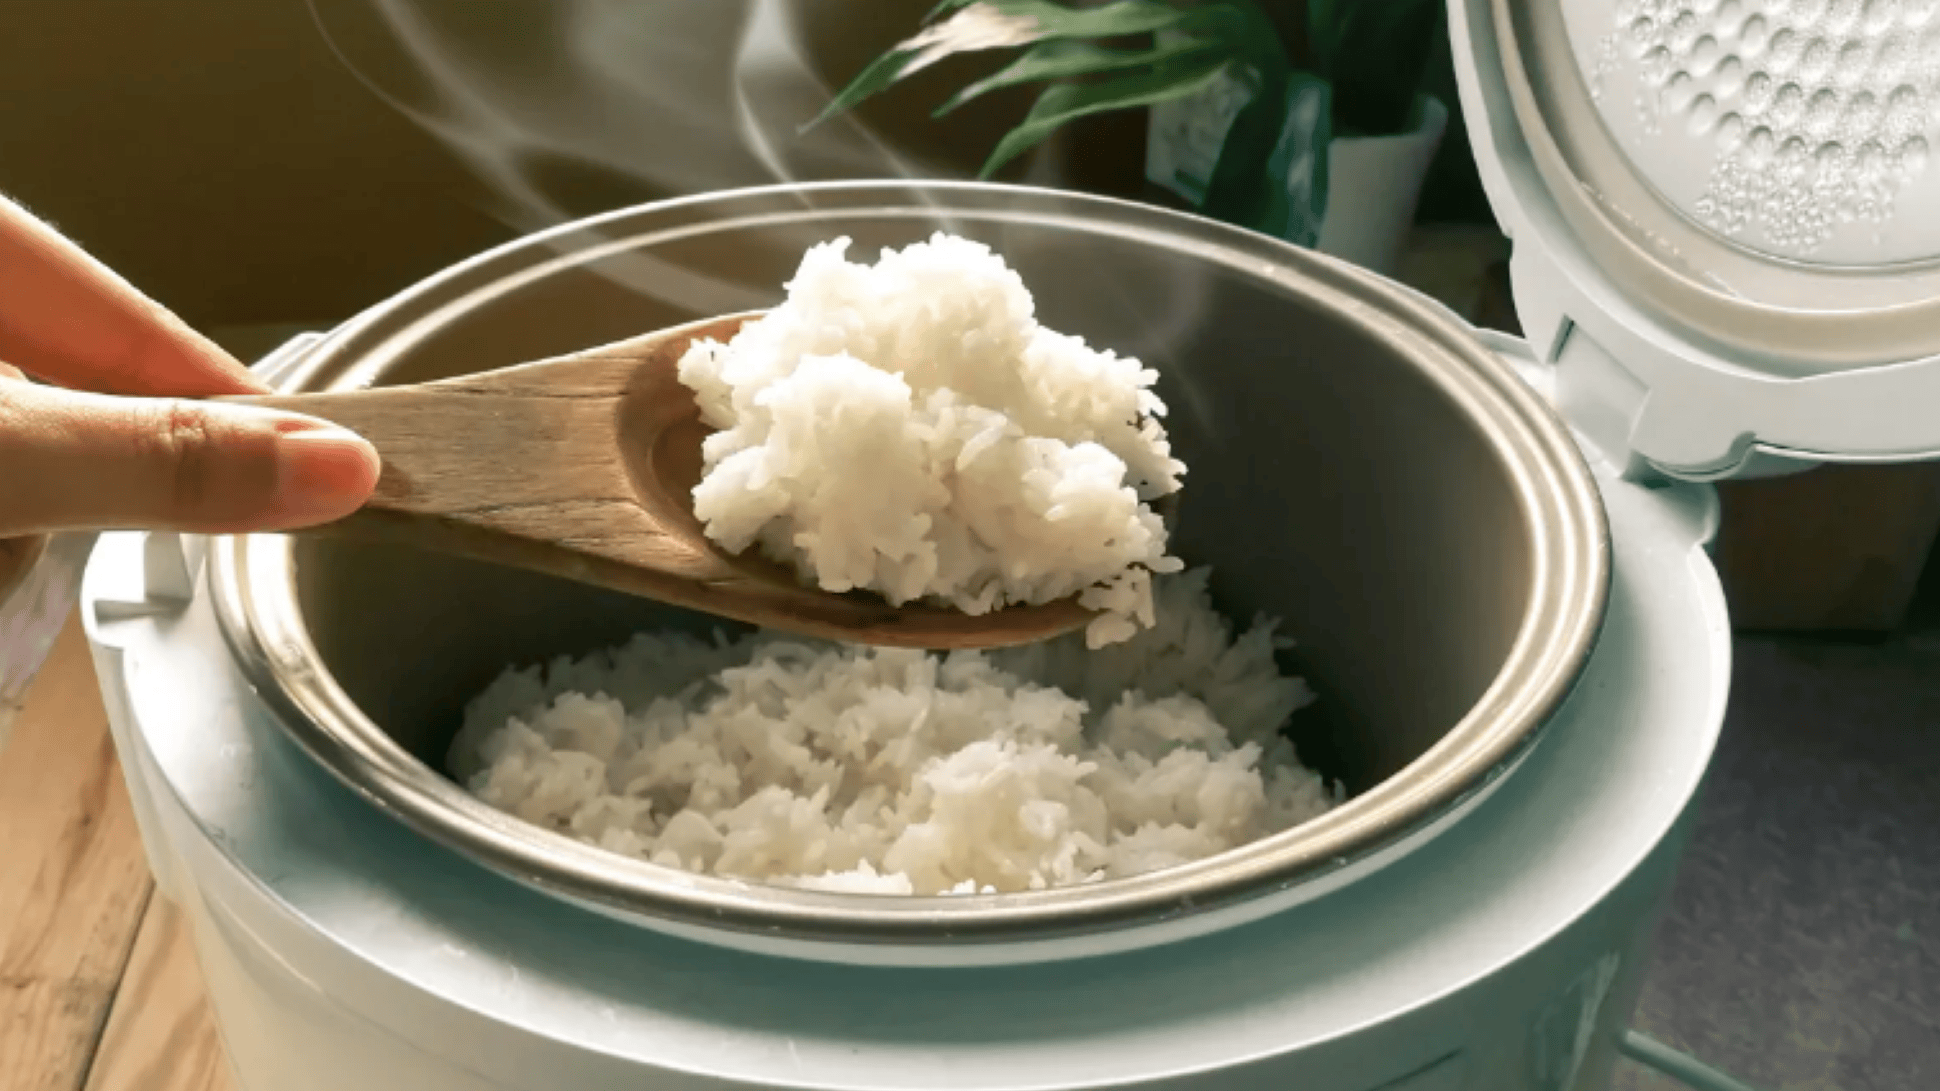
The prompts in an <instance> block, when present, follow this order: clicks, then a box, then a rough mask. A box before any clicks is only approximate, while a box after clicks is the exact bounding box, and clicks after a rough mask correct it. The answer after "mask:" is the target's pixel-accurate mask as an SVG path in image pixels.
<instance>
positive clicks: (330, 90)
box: [0, 0, 507, 325]
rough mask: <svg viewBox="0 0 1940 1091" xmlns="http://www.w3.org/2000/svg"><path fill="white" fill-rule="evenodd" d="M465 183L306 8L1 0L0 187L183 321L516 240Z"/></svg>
mask: <svg viewBox="0 0 1940 1091" xmlns="http://www.w3.org/2000/svg"><path fill="white" fill-rule="evenodd" d="M323 2H325V3H329V2H331V0H323ZM469 185H470V183H469V181H468V178H467V176H466V175H465V173H464V172H463V171H461V170H460V169H459V168H458V166H457V165H456V163H455V162H454V161H453V160H451V159H450V157H448V156H447V155H446V154H445V152H444V151H443V150H442V149H441V148H440V147H438V145H437V144H436V142H435V141H433V140H432V139H431V138H430V137H429V136H427V135H425V134H424V133H422V132H421V131H420V130H418V129H417V128H416V127H415V126H413V125H412V124H410V123H409V122H407V121H405V120H404V119H403V118H402V117H400V116H398V115H397V114H396V113H394V112H393V111H392V110H391V109H390V108H389V107H388V106H386V105H385V104H384V103H382V102H381V101H380V100H378V99H377V98H376V97H375V96H373V95H372V94H371V93H370V92H369V91H367V90H366V89H365V88H364V87H363V86H362V85H360V84H359V83H358V82H357V81H356V80H355V79H354V78H353V77H352V76H351V75H350V74H349V73H348V72H347V71H346V70H345V69H344V67H343V66H342V65H341V64H340V63H339V62H338V61H337V59H336V58H335V57H334V55H333V54H332V53H331V52H330V50H329V48H328V46H327V45H326V44H325V42H324V40H323V39H322V37H321V36H320V35H319V34H318V33H317V31H316V28H315V26H314V25H313V24H312V22H311V18H310V14H309V11H308V9H307V8H306V7H305V6H304V4H303V3H302V2H301V0H0V189H3V190H5V191H6V192H7V193H8V194H9V195H11V196H13V197H15V198H16V199H17V200H20V201H22V202H23V203H25V204H26V205H28V206H29V207H31V208H33V209H35V210H36V211H38V212H39V213H41V214H42V215H44V216H47V217H49V218H51V219H52V220H53V221H54V222H56V223H57V224H58V225H60V226H61V227H62V228H63V229H64V230H65V231H67V232H68V233H69V234H70V235H72V236H73V237H75V238H76V239H77V240H79V241H80V242H81V243H82V244H83V245H84V246H87V247H88V248H90V249H91V250H93V251H94V252H95V253H97V254H98V255H99V256H100V257H101V258H102V259H103V260H104V261H106V262H108V263H109V264H111V265H113V266H115V267H116V268H117V269H119V270H121V271H122V273H123V274H124V275H126V276H127V277H128V278H129V279H131V280H132V281H134V282H135V283H137V284H138V285H140V286H141V287H143V288H144V289H146V290H147V291H149V292H150V293H151V294H153V295H155V296H156V297H157V298H158V299H160V300H161V301H162V302H163V303H165V304H166V305H168V306H170V307H172V308H174V309H175V310H177V311H179V312H180V313H181V314H182V315H183V316H184V317H185V318H187V319H189V320H190V321H191V322H194V323H197V324H202V325H208V324H217V323H242V322H260V321H276V320H283V319H315V318H329V317H336V316H342V315H347V314H349V313H352V312H354V311H355V310H357V309H358V308H360V307H362V306H364V305H365V304H367V303H369V302H371V301H373V300H375V299H378V298H380V297H382V296H383V295H385V294H386V293H388V292H391V291H394V290H396V289H397V288H400V287H402V286H404V285H405V284H408V283H409V282H411V281H412V280H414V279H416V278H417V277H419V276H421V275H423V274H425V273H428V272H431V271H434V270H436V269H437V268H438V267H440V266H442V265H445V264H448V263H449V262H451V261H453V260H456V259H458V258H460V257H463V256H465V255H466V254H469V253H472V252H475V251H476V250H478V249H479V248H481V247H484V246H487V245H490V244H492V243H493V242H495V241H497V240H499V239H501V238H503V237H505V235H506V234H507V233H506V231H505V229H504V228H502V227H500V226H499V225H498V224H496V223H494V222H493V221H492V220H491V219H490V218H488V217H486V216H485V215H483V214H482V213H480V212H479V211H477V209H476V203H475V201H473V200H472V195H471V193H470V192H469Z"/></svg>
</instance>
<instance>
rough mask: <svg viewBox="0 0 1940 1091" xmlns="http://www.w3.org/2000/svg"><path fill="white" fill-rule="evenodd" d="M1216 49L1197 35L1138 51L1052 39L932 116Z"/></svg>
mask: <svg viewBox="0 0 1940 1091" xmlns="http://www.w3.org/2000/svg"><path fill="white" fill-rule="evenodd" d="M1216 48H1218V47H1217V46H1216V45H1214V44H1212V43H1208V42H1205V41H1202V40H1200V39H1197V38H1184V39H1181V40H1179V41H1176V42H1165V43H1161V44H1159V45H1156V46H1153V47H1152V48H1151V49H1138V50H1117V49H1102V48H1100V47H1098V46H1095V45H1092V44H1091V43H1089V42H1081V41H1076V40H1073V39H1069V38H1053V39H1051V40H1050V41H1045V42H1039V43H1038V44H1036V45H1034V46H1032V47H1031V48H1030V49H1028V50H1026V51H1025V53H1024V55H1023V56H1021V57H1019V58H1017V59H1016V60H1015V61H1012V62H1011V63H1010V65H1009V66H1007V67H1005V68H1004V69H1003V70H1002V71H1000V72H998V73H997V74H996V75H993V76H989V77H987V78H985V79H981V80H978V81H977V82H976V83H973V84H971V85H970V86H968V87H966V88H964V89H963V90H961V91H958V92H957V93H956V94H955V95H952V96H951V97H950V98H949V100H948V101H946V102H945V103H944V104H943V105H941V106H939V107H937V108H936V113H935V114H934V115H933V116H935V117H942V116H943V115H945V114H947V113H949V112H950V111H952V110H955V109H956V108H957V107H959V106H962V105H963V104H964V103H966V102H969V101H970V100H971V99H974V98H977V97H978V96H980V95H985V94H988V93H990V92H992V91H997V90H1001V89H1002V88H1005V87H1015V86H1017V85H1019V84H1025V83H1036V82H1037V81H1039V80H1056V79H1071V78H1073V77H1076V76H1097V75H1102V74H1104V73H1106V72H1118V71H1123V70H1124V69H1127V68H1139V67H1143V66H1145V65H1152V64H1159V63H1162V62H1165V61H1168V60H1172V59H1174V58H1177V57H1182V56H1185V55H1187V54H1191V53H1197V52H1200V51H1204V50H1211V49H1216Z"/></svg>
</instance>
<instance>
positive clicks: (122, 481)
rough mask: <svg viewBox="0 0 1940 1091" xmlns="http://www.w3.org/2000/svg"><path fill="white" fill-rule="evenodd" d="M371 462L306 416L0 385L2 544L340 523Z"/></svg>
mask: <svg viewBox="0 0 1940 1091" xmlns="http://www.w3.org/2000/svg"><path fill="white" fill-rule="evenodd" d="M378 470H379V462H378V458H377V452H376V451H375V450H374V449H372V448H371V446H370V445H369V444H367V443H365V442H364V441H363V440H362V439H360V438H358V437H357V436H356V435H354V434H352V433H351V432H348V431H345V430H344V429H342V428H339V427H338V426H336V425H334V424H330V423H328V422H325V421H320V420H316V419H314V418H311V417H302V416H296V415H293V414H285V413H275V412H271V411H269V410H265V409H258V408H255V407H253V406H243V405H229V404H218V403H208V402H195V401H176V400H168V399H149V398H116V397H108V396H104V395H99V394H83V393H75V392H72V391H66V390H59V389H55V388H50V387H42V386H33V385H30V384H27V383H22V382H11V381H6V380H3V379H0V538H4V537H7V536H10V535H16V534H32V533H40V532H45V531H54V530H81V529H104V530H105V529H124V528H126V529H144V530H182V531H190V532H195V533H205V534H240V533H248V532H254V531H276V530H289V529H295V528H297V527H303V526H311V525H314V524H317V523H327V522H330V521H332V520H334V519H339V518H342V517H343V516H346V515H349V514H350V513H351V512H353V511H355V510H357V508H358V507H360V506H362V504H363V503H364V501H365V500H366V499H368V498H369V496H370V492H371V489H372V488H373V487H374V486H375V485H376V483H377V476H378Z"/></svg>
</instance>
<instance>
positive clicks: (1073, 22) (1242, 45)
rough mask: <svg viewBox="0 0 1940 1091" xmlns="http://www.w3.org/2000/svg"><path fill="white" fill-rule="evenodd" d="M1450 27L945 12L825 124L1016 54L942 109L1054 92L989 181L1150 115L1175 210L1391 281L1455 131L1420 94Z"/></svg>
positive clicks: (968, 4) (886, 60) (881, 64)
mask: <svg viewBox="0 0 1940 1091" xmlns="http://www.w3.org/2000/svg"><path fill="white" fill-rule="evenodd" d="M1441 28H1442V8H1441V3H1440V0H1112V2H1109V3H1103V4H1089V5H1078V4H1065V3H1058V2H1055V0H943V2H942V3H940V4H938V5H937V6H936V7H935V8H933V9H931V11H930V12H929V14H928V15H927V16H926V17H925V18H924V19H923V23H922V25H921V26H920V27H919V29H918V31H917V33H915V34H914V35H912V36H911V37H909V38H907V39H905V40H903V41H901V42H899V43H898V44H896V45H895V46H893V47H891V48H890V49H889V50H888V51H887V52H885V53H884V54H883V55H882V56H880V57H878V58H877V59H876V60H875V61H873V62H872V63H870V64H869V65H868V66H867V67H865V68H864V69H863V71H862V72H861V73H860V74H858V75H857V76H856V77H855V78H854V79H853V80H852V81H851V82H850V83H849V84H848V86H847V87H845V88H844V89H843V90H842V91H841V92H840V93H838V94H837V95H836V96H835V97H834V99H833V100H831V101H830V103H829V104H828V107H827V109H825V110H824V111H823V113H822V115H821V117H820V118H818V119H817V120H818V121H820V120H824V119H826V118H829V117H832V116H834V115H836V114H839V113H841V112H842V111H845V110H848V109H850V108H851V107H854V106H855V105H856V104H858V103H860V102H862V101H863V100H864V99H867V98H869V97H870V96H872V95H876V94H878V93H881V92H883V91H885V90H887V89H888V88H889V87H890V86H891V85H893V84H895V83H896V82H898V81H900V80H902V79H905V78H907V77H909V76H911V75H913V74H915V73H916V72H919V71H922V70H923V69H925V68H928V67H929V66H930V65H932V64H934V63H936V62H937V61H939V60H942V59H943V58H945V57H948V56H952V55H955V54H961V53H970V52H980V51H1006V52H1010V53H1012V54H1014V56H1013V58H1012V60H1011V61H1010V63H1009V64H1008V65H1006V66H1005V67H1003V68H1002V69H1000V70H998V71H996V72H994V73H992V74H991V75H989V76H987V77H985V78H983V79H981V80H978V81H976V82H974V83H971V84H969V85H968V86H966V87H964V88H962V89H961V90H959V91H958V92H957V93H956V94H955V95H953V96H951V97H950V98H949V99H948V100H946V101H945V102H943V103H942V104H941V105H940V106H938V107H937V109H936V116H939V117H940V116H942V115H944V114H947V113H949V112H951V111H952V110H955V109H957V108H958V107H960V106H962V105H963V104H964V103H966V102H969V101H971V100H973V99H976V98H978V97H980V96H983V95H986V94H989V93H990V92H993V91H997V90H1000V89H1005V88H1013V87H1019V86H1024V85H1030V84H1044V85H1046V86H1044V89H1043V91H1042V92H1041V93H1040V94H1039V95H1038V97H1037V100H1036V103H1035V105H1033V106H1032V108H1031V110H1030V112H1029V113H1028V114H1027V115H1026V116H1025V117H1024V119H1023V121H1022V122H1021V123H1019V124H1018V125H1017V126H1016V127H1015V128H1013V129H1011V130H1010V132H1008V133H1007V134H1005V135H1004V136H1003V137H1002V139H1000V140H999V141H998V143H997V145H996V147H994V148H993V149H992V150H991V152H990V154H989V157H988V158H987V159H986V160H985V162H984V165H983V170H982V174H983V176H984V177H989V176H990V175H992V174H993V173H995V172H996V171H997V170H999V169H1000V168H1002V167H1003V166H1004V164H1006V163H1008V162H1010V161H1011V160H1013V159H1015V158H1016V157H1017V156H1019V155H1021V154H1023V153H1024V152H1026V151H1028V150H1030V149H1031V148H1032V147H1034V146H1035V145H1037V144H1038V143H1040V142H1041V141H1043V140H1044V139H1045V138H1046V137H1048V136H1050V135H1051V134H1052V133H1053V132H1055V131H1057V130H1058V129H1059V128H1060V127H1062V126H1064V125H1066V124H1068V123H1070V122H1072V121H1075V120H1077V119H1078V118H1082V117H1087V116H1090V115H1094V114H1100V113H1105V112H1109V111H1117V110H1133V109H1146V110H1148V111H1149V121H1148V125H1147V147H1146V176H1147V179H1148V180H1149V181H1150V182H1152V183H1153V184H1154V185H1156V186H1158V187H1160V188H1161V189H1162V190H1164V191H1165V192H1166V193H1168V194H1169V195H1170V196H1171V199H1173V200H1174V201H1176V202H1179V203H1183V204H1185V205H1186V206H1187V207H1189V208H1191V209H1194V210H1196V211H1199V212H1201V213H1203V214H1205V215H1208V216H1211V217H1213V218H1216V219H1220V220H1225V221H1227V222H1229V223H1235V224H1239V225H1241V226H1244V227H1248V228H1252V229H1254V230H1258V231H1263V232H1266V233H1268V234H1271V235H1274V236H1277V237H1279V238H1284V239H1288V240H1290V241H1293V242H1297V243H1300V244H1302V245H1308V246H1317V247H1318V248H1319V249H1321V250H1324V251H1327V252H1330V253H1334V254H1337V255H1339V256H1342V257H1345V258H1347V259H1349V260H1352V261H1357V262H1359V263H1361V264H1364V265H1367V266H1369V267H1372V268H1375V269H1378V270H1381V271H1384V272H1387V271H1392V269H1393V267H1394V266H1395V264H1396V262H1397V260H1398V258H1399V254H1400V250H1401V246H1402V244H1403V242H1404V241H1405V237H1406V232H1407V229H1408V227H1409V225H1410V224H1411V223H1412V222H1413V218H1414V211H1415V205H1416V202H1417V200H1418V198H1419V196H1420V191H1421V181H1422V178H1423V177H1424V176H1425V174H1426V173H1427V170H1428V167H1429V164H1430V162H1431V161H1432V160H1433V158H1434V155H1435V152H1436V150H1437V148H1438V147H1439V145H1440V141H1441V136H1442V133H1443V131H1444V129H1445V127H1446V124H1447V120H1448V111H1447V108H1446V106H1445V105H1444V104H1442V103H1440V102H1438V101H1436V100H1435V99H1434V98H1432V97H1430V96H1428V95H1425V94H1423V93H1422V91H1421V87H1422V83H1423V80H1424V76H1425V74H1426V72H1427V71H1428V68H1429V62H1430V61H1431V60H1432V59H1433V57H1434V50H1435V48H1436V46H1437V45H1438V44H1439V43H1440V41H1441Z"/></svg>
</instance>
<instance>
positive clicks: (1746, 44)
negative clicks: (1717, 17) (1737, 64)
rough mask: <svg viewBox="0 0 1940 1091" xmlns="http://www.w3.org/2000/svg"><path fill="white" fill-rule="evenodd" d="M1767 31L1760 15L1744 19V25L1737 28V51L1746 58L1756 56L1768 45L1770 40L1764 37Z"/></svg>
mask: <svg viewBox="0 0 1940 1091" xmlns="http://www.w3.org/2000/svg"><path fill="white" fill-rule="evenodd" d="M1767 29H1768V28H1767V24H1766V22H1765V17H1764V16H1762V15H1754V16H1752V17H1751V18H1749V19H1746V20H1745V25H1744V26H1742V27H1739V28H1738V49H1739V50H1740V51H1741V52H1743V53H1744V54H1745V55H1746V56H1748V57H1751V56H1757V55H1758V54H1759V53H1760V52H1762V51H1764V49H1765V47H1766V46H1767V45H1769V44H1770V39H1769V38H1768V37H1767V35H1766V30H1767Z"/></svg>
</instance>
